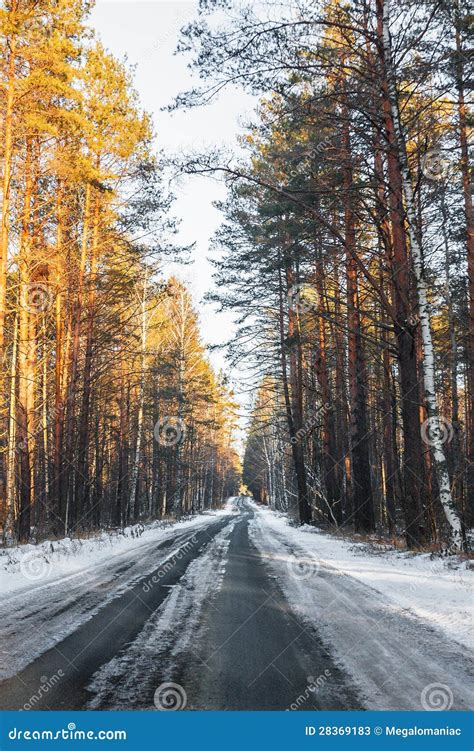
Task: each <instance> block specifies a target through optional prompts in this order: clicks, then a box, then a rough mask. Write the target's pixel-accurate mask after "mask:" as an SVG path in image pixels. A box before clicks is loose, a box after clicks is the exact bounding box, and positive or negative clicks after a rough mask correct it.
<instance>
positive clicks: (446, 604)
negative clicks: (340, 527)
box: [249, 503, 474, 710]
mask: <svg viewBox="0 0 474 751" xmlns="http://www.w3.org/2000/svg"><path fill="white" fill-rule="evenodd" d="M252 508H253V509H254V511H255V516H254V517H253V519H252V520H251V521H250V526H249V534H250V538H251V540H252V542H253V543H254V545H255V546H256V547H257V549H258V551H259V553H260V555H261V556H262V558H263V560H264V561H265V562H266V564H267V566H268V567H269V569H270V570H271V571H272V573H273V575H274V576H275V577H276V578H277V580H278V582H279V584H280V586H281V588H282V590H283V593H284V595H285V597H286V599H287V601H288V603H289V605H290V607H291V608H292V610H293V612H294V613H295V614H296V615H297V616H298V618H299V619H300V621H301V622H302V623H304V624H306V625H307V627H308V628H309V629H315V630H316V631H317V633H318V635H319V636H320V638H322V639H323V641H324V642H325V644H326V645H327V648H328V649H329V651H330V652H331V654H332V655H333V657H334V658H335V659H336V661H337V662H338V664H340V666H341V667H342V668H343V670H344V671H345V672H346V673H347V674H349V675H350V676H351V678H352V680H353V682H354V684H355V685H356V686H357V687H358V689H359V691H360V693H361V697H362V700H363V702H364V703H365V705H366V706H367V708H369V709H394V710H396V709H398V710H400V709H422V708H425V709H426V708H427V707H426V706H424V705H423V699H422V698H421V697H422V695H423V691H425V689H431V688H432V687H433V686H438V685H441V686H442V691H445V692H446V693H447V697H448V700H450V701H448V702H447V704H446V706H447V705H448V703H450V705H452V706H453V708H459V709H460V708H462V709H467V708H468V707H469V706H470V705H472V704H473V703H474V691H472V690H471V689H470V688H469V687H470V686H472V675H471V676H470V674H469V664H470V654H469V650H468V646H469V645H470V643H471V641H472V640H471V630H472V581H473V573H472V571H470V570H468V569H467V568H466V566H465V563H463V562H459V563H458V565H457V566H456V567H455V568H453V569H451V568H450V564H449V562H447V561H446V562H445V561H442V560H439V561H431V560H430V558H429V556H424V555H420V556H413V555H409V554H406V553H397V552H395V551H393V552H392V551H391V552H385V553H383V554H380V555H377V554H373V553H371V552H369V550H368V549H367V546H364V545H362V544H354V543H350V542H347V541H343V540H340V539H337V538H335V537H333V536H330V535H327V534H323V533H321V532H319V531H318V530H316V529H314V528H312V527H304V528H296V527H292V526H290V525H289V524H288V521H287V519H286V517H285V516H284V515H281V514H277V513H275V512H273V511H271V510H269V509H266V508H262V507H259V506H257V505H256V504H253V503H252Z"/></svg>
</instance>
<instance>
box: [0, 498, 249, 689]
mask: <svg viewBox="0 0 474 751" xmlns="http://www.w3.org/2000/svg"><path fill="white" fill-rule="evenodd" d="M234 513H235V511H234V508H233V505H232V501H229V502H228V503H227V504H226V507H225V508H224V509H222V510H220V511H212V512H206V513H204V514H199V515H196V516H194V517H191V518H189V519H186V520H184V521H181V522H179V523H176V524H170V525H167V526H163V525H160V524H158V523H153V524H150V525H149V526H147V527H146V528H144V529H143V528H141V529H140V528H139V527H138V526H136V527H130V528H128V529H127V530H125V531H124V534H120V535H117V534H110V533H102V534H101V535H98V536H97V537H94V538H91V539H89V540H82V541H79V540H70V539H64V540H59V541H56V542H53V543H50V542H45V543H41V544H40V545H21V546H18V547H16V548H8V549H4V550H2V551H1V555H0V592H1V593H2V599H1V601H0V623H1V648H0V654H1V655H2V656H3V657H4V659H1V660H0V663H1V668H0V679H2V678H7V677H9V676H12V675H15V674H16V673H17V672H19V671H20V670H22V669H23V668H24V667H25V666H26V665H28V664H29V663H30V662H31V661H32V660H34V659H35V658H36V657H38V656H39V655H40V654H42V653H43V652H45V651H46V650H47V649H50V648H51V647H53V646H54V645H55V644H57V643H58V642H59V641H61V640H62V639H64V638H65V637H66V636H68V635H69V634H71V633H72V632H73V631H75V630H76V629H77V628H78V627H79V626H80V625H81V624H82V623H84V622H85V621H86V620H88V619H89V618H91V617H92V616H93V615H95V613H97V612H98V610H99V609H100V608H102V607H104V606H105V605H106V604H107V603H108V602H109V601H110V600H111V599H112V598H115V597H119V596H120V595H121V594H122V593H123V592H124V591H125V590H126V589H127V588H129V587H130V586H132V585H133V584H134V583H135V582H136V581H138V580H139V579H140V578H142V577H143V576H147V575H148V574H149V573H151V572H152V571H154V570H155V569H156V568H157V567H158V566H160V565H161V564H162V563H163V562H164V560H166V559H169V558H172V557H173V556H174V555H177V554H178V552H179V551H180V550H181V549H183V547H185V546H186V544H187V542H188V541H189V540H190V539H191V538H192V537H193V534H195V533H196V532H197V531H199V530H200V529H202V528H204V527H206V526H207V525H208V524H209V523H210V522H212V521H213V519H214V518H215V519H216V520H217V519H219V518H220V517H223V516H231V515H233V514H234ZM168 540H169V544H168V545H166V543H167V541H168Z"/></svg>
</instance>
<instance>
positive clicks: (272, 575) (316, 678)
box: [0, 500, 472, 710]
mask: <svg viewBox="0 0 474 751" xmlns="http://www.w3.org/2000/svg"><path fill="white" fill-rule="evenodd" d="M262 525H263V526H262ZM297 554H298V552H297V551H295V550H291V549H289V548H288V546H287V544H286V543H285V540H283V539H281V540H276V539H272V540H271V542H269V538H268V535H267V532H266V530H265V528H264V523H263V522H262V520H261V519H260V518H259V516H258V513H257V511H256V509H255V507H254V505H253V504H250V503H248V502H247V501H244V500H239V501H238V503H237V504H236V506H235V508H234V509H233V511H229V514H228V515H221V516H219V517H213V516H209V519H208V520H204V521H203V523H202V524H201V525H200V526H199V527H196V528H195V529H193V530H191V531H188V532H183V531H178V530H177V531H176V533H174V534H172V535H171V536H170V537H169V538H168V539H167V540H165V541H164V542H162V543H160V544H157V545H151V544H146V545H142V546H138V545H137V549H136V550H135V552H134V553H132V552H130V553H128V554H127V555H126V556H122V557H117V559H116V560H111V561H108V562H107V565H104V566H103V568H102V569H101V570H98V571H95V572H94V574H93V575H90V573H89V575H88V576H86V575H84V576H81V575H79V576H75V577H72V578H71V577H70V578H69V580H68V581H67V582H61V581H59V582H57V581H56V582H52V583H51V584H45V585H42V586H38V587H37V588H32V591H31V594H30V596H29V598H28V599H27V600H25V597H24V595H22V597H20V598H18V597H15V596H12V597H10V598H5V599H4V600H3V602H2V604H1V606H0V621H2V622H3V624H4V626H3V631H4V633H3V634H2V644H3V645H4V647H3V648H2V649H3V652H4V657H5V658H6V662H7V663H8V658H9V656H12V655H15V659H16V662H17V664H18V665H19V666H20V669H19V670H18V672H16V673H15V674H14V675H9V674H8V670H7V672H6V673H5V675H7V676H8V677H6V678H5V679H4V680H3V681H2V682H1V683H0V706H1V708H2V709H19V708H25V709H86V708H92V709H154V708H158V709H174V708H176V709H184V708H186V709H226V710H233V709H259V710H281V709H301V710H309V709H326V710H327V709H329V710H337V709H364V708H382V707H384V708H386V709H405V708H409V709H421V708H423V707H422V705H420V701H421V699H420V697H421V694H422V693H423V690H424V689H425V687H426V686H430V685H431V684H436V683H441V684H442V685H447V686H448V687H449V691H450V692H452V694H453V702H452V704H453V709H456V708H458V709H466V708H468V706H469V704H470V702H471V701H472V693H471V692H470V690H469V685H470V683H472V679H471V678H470V675H469V672H468V656H467V655H466V654H465V652H464V650H463V649H461V648H460V647H459V645H457V644H455V643H454V642H451V641H449V640H448V639H446V638H445V637H444V636H442V635H441V634H440V633H439V632H436V631H434V630H433V629H430V628H429V627H428V626H427V625H426V624H425V623H424V622H423V621H421V620H420V619H417V618H414V617H413V616H412V615H411V614H409V613H403V612H402V613H400V612H394V609H393V608H392V607H390V603H388V602H387V601H386V600H385V599H384V598H383V596H382V595H380V593H376V592H375V591H374V590H373V589H371V588H370V587H367V586H365V585H363V584H361V583H360V582H357V581H356V580H355V579H354V578H352V577H350V576H347V575H345V574H344V572H341V571H340V570H338V569H334V568H331V567H325V568H324V571H318V576H314V577H312V578H311V579H310V580H307V579H305V576H306V574H305V572H304V570H303V571H302V574H300V573H299V572H298V570H294V571H292V565H293V564H292V562H293V561H294V560H297V558H296V557H295V556H297ZM289 560H290V562H291V565H288V561H289ZM294 592H296V593H297V592H303V594H304V593H307V602H308V610H307V612H306V611H305V598H303V605H302V606H300V607H295V605H294V602H293V593H294ZM292 602H293V605H291V604H290V603H292ZM310 605H311V608H312V609H311V611H310ZM318 605H319V606H320V607H321V618H320V622H318V621H316V622H315V620H314V607H315V606H318ZM16 608H17V609H16ZM15 618H16V624H17V626H15ZM75 621H77V627H76V626H75ZM25 628H26V629H30V631H28V630H26V631H25ZM369 632H370V636H369V635H368V634H369ZM364 633H367V638H364ZM28 634H30V637H31V639H32V640H33V636H34V643H35V644H36V645H37V644H38V640H39V644H40V647H39V648H38V646H37V647H36V651H35V650H33V651H32V654H31V657H29V636H28ZM43 634H44V640H43V641H42V635H43ZM332 636H334V639H333V638H332ZM41 644H42V647H41ZM37 652H39V654H37Z"/></svg>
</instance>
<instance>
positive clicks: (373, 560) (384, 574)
mask: <svg viewBox="0 0 474 751" xmlns="http://www.w3.org/2000/svg"><path fill="white" fill-rule="evenodd" d="M252 507H253V508H254V509H255V511H256V512H257V514H258V515H259V516H260V517H261V518H262V519H263V520H264V521H265V525H266V526H267V528H268V531H269V532H270V531H272V532H274V534H275V535H276V536H280V537H282V536H283V537H284V538H285V539H286V540H288V541H289V542H291V543H293V544H295V545H297V546H298V547H299V548H300V549H301V550H302V551H304V554H305V555H304V556H303V557H299V559H298V561H296V560H295V566H296V568H298V566H299V567H300V568H301V572H302V574H303V576H304V571H305V569H306V568H307V569H308V571H311V570H312V569H314V570H317V569H319V568H320V567H321V566H323V567H328V566H331V567H333V568H336V569H338V570H339V571H341V572H344V573H346V574H350V576H352V577H354V578H355V579H358V580H359V581H361V582H363V583H364V584H367V585H368V586H370V587H372V588H373V589H376V590H377V591H378V592H382V594H384V595H386V596H387V597H388V598H390V600H392V601H393V603H394V605H396V606H398V607H399V608H400V610H403V609H406V608H408V609H410V611H411V612H412V613H415V614H416V615H418V616H419V617H420V618H423V619H424V620H426V621H428V622H429V623H431V624H432V625H433V626H436V627H437V628H439V629H441V630H442V631H443V633H444V634H445V635H446V636H448V637H449V638H450V639H454V640H455V641H458V642H459V643H461V644H464V645H465V646H469V647H472V646H474V642H473V625H474V621H473V616H474V598H473V585H474V570H472V569H469V568H468V564H469V562H468V561H465V560H464V561H460V560H458V559H452V558H451V559H450V558H438V557H435V558H433V559H432V558H431V556H430V554H428V553H426V554H413V553H409V552H405V551H403V552H402V551H396V550H383V549H377V548H376V547H372V548H370V547H369V546H368V545H366V544H363V543H354V542H350V541H347V540H341V539H338V538H337V537H334V536H333V535H330V534H324V533H322V532H320V531H319V530H317V529H315V528H314V527H310V526H304V527H293V526H290V525H289V524H288V519H287V517H286V516H285V515H284V514H279V513H276V512H274V511H271V510H270V509H268V508H262V507H259V506H257V505H256V504H254V503H252Z"/></svg>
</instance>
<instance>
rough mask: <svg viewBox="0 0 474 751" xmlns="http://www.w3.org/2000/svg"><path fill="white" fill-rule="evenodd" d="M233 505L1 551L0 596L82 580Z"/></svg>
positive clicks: (193, 526)
mask: <svg viewBox="0 0 474 751" xmlns="http://www.w3.org/2000/svg"><path fill="white" fill-rule="evenodd" d="M232 504H233V499H229V500H228V501H227V503H226V504H225V506H224V508H222V509H220V510H216V511H206V512H204V513H202V514H197V515H195V516H191V517H186V518H183V519H182V520H181V521H179V522H174V523H163V522H160V521H156V522H152V523H151V524H148V525H146V526H143V525H142V524H135V525H134V526H131V527H126V528H125V529H124V530H123V531H121V532H102V533H100V534H98V535H95V536H93V537H90V538H88V539H79V538H76V539H71V538H70V537H65V538H63V539H61V540H55V541H54V542H49V541H46V542H42V543H40V544H39V545H32V544H28V545H16V546H15V547H6V548H0V592H1V593H2V596H3V597H4V596H5V595H7V594H10V593H13V592H17V591H21V590H25V591H26V590H31V589H34V590H35V591H36V592H37V591H38V589H39V588H42V587H43V585H46V586H51V585H52V584H53V582H55V581H59V580H62V581H64V579H65V578H66V577H67V578H68V580H70V581H72V580H73V579H75V578H78V577H80V578H82V577H83V576H84V575H87V572H88V571H92V572H93V571H94V570H95V568H96V567H97V566H100V565H101V564H102V563H104V562H107V561H108V560H110V558H111V557H114V558H115V557H118V556H121V555H123V554H126V553H128V552H130V551H135V552H136V551H137V550H138V549H139V548H141V547H146V546H149V545H156V544H157V543H161V542H164V541H165V540H166V539H168V538H169V537H171V536H173V535H175V534H176V532H177V531H179V532H181V531H183V532H185V531H189V530H192V529H195V528H197V527H200V526H203V525H205V524H208V523H209V518H210V517H219V516H222V515H226V514H229V513H234V511H233V505H232Z"/></svg>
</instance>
